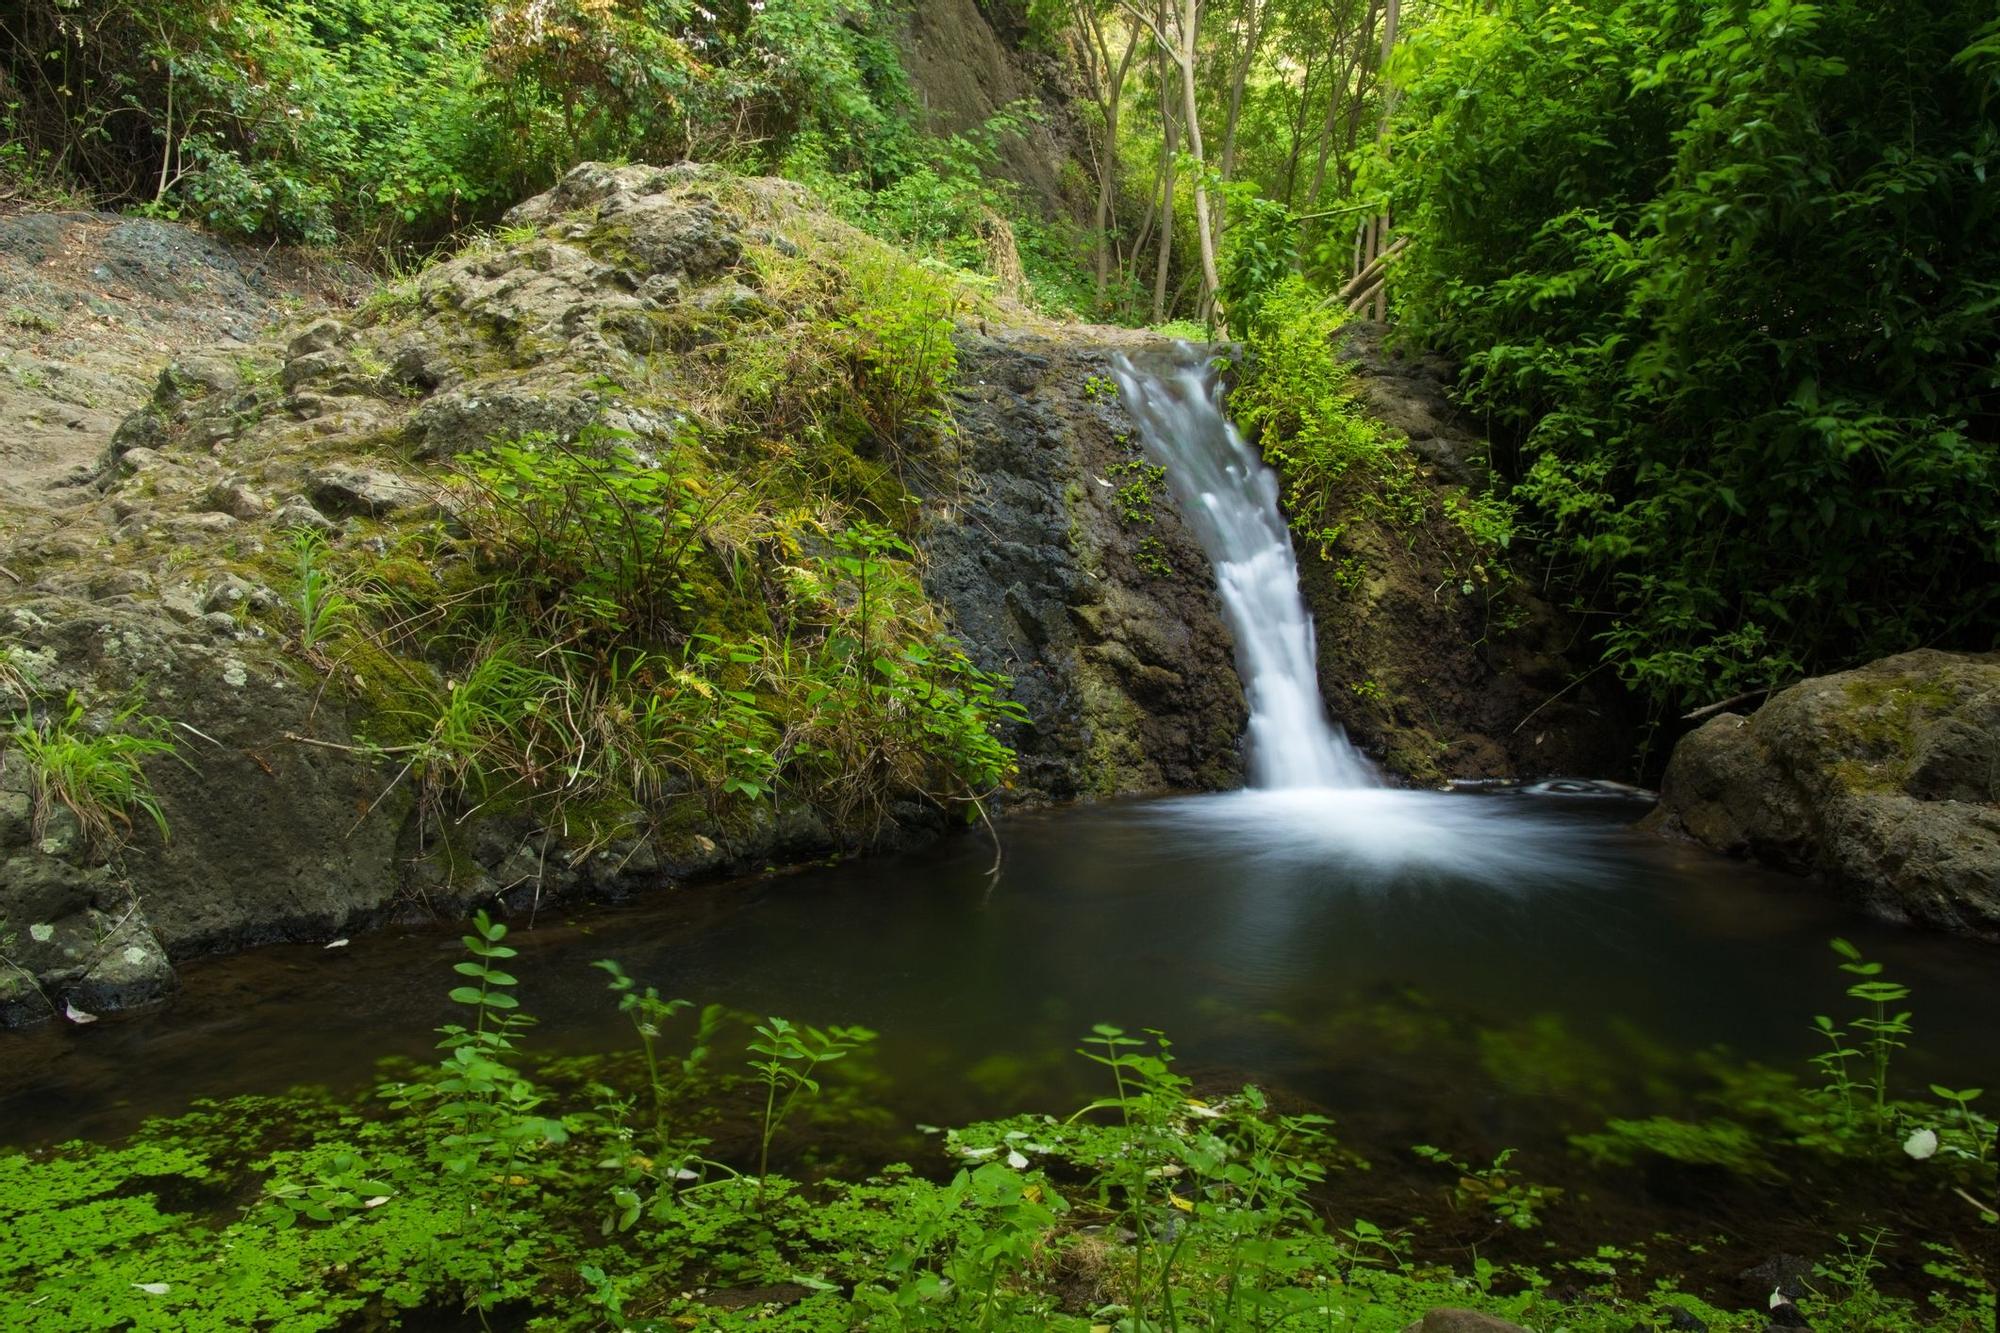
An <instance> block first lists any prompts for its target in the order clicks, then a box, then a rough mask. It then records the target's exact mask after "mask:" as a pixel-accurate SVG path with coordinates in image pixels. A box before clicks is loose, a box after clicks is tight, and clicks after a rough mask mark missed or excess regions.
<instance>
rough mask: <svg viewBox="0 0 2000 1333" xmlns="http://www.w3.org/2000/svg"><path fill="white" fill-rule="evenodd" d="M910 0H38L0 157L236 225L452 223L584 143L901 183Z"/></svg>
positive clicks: (9, 77) (616, 153)
mask: <svg viewBox="0 0 2000 1333" xmlns="http://www.w3.org/2000/svg"><path fill="white" fill-rule="evenodd" d="M891 17H892V14H891V8H890V6H888V5H886V4H884V5H879V6H878V5H873V4H869V3H853V2H851V0H849V2H847V3H834V2H833V0H762V2H761V3H755V4H752V3H746V2H745V0H734V2H729V0H716V2H715V3H711V4H708V5H696V4H693V3H691V2H690V0H503V2H502V3H499V4H492V5H489V4H486V3H484V0H317V2H316V3H313V4H304V3H295V2H288V0H200V3H196V4H184V3H180V2H179V0H101V2H99V3H91V4H81V5H79V4H71V3H65V2H64V0H30V2H29V3H28V4H26V5H25V6H23V7H22V8H21V10H20V11H19V14H18V17H16V18H14V19H12V20H9V21H8V22H7V23H6V24H4V25H0V92H4V94H5V96H4V98H0V112H4V120H0V143H4V146H0V165H5V166H6V167H8V168H9V169H10V170H12V171H13V172H16V173H22V174H29V175H35V176H41V177H46V178H58V179H66V180H68V181H71V182H74V183H76V184H78V185H80V186H82V187H83V188H84V189H86V190H88V191H90V192H92V193H94V194H95V195H97V196H99V197H101V198H104V199H106V200H109V201H112V202H118V203H144V204H146V205H148V206H150V207H151V208H153V209H155V210H157V211H160V212H163V213H165V214H167V215H169V216H184V217H188V218H191V219H195V220H199V221H201V222H203V223H206V224H207V225H209V226H211V227H214V228H216V229H218V230H220V231H223V232H237V233H250V234H254V235H275V236H279V237H284V238H287V239H297V240H307V241H314V242H322V243H330V242H333V241H334V240H336V239H338V238H347V239H353V238H354V237H355V236H356V235H357V234H361V233H370V232H372V233H374V234H376V235H378V236H380V237H382V238H384V239H389V238H394V237H399V236H405V235H414V236H416V237H418V238H423V237H428V236H435V235H437V234H439V233H440V232H441V231H443V230H445V229H449V228H451V227H453V226H458V225H463V224H465V223H466V222H468V221H472V220H476V219H478V218H481V217H483V216H488V215H491V214H492V213H494V212H496V211H498V209H500V208H504V207H506V206H507V205H509V204H512V203H514V202H515V201H516V200H518V199H519V198H520V197H522V196H523V195H524V194H527V193H530V192H532V191H533V190H537V189H541V188H543V187H545V186H546V185H548V184H549V183H550V182H551V181H552V180H553V179H554V178H555V176H556V175H557V174H559V173H560V172H561V171H562V170H563V169H564V168H566V167H568V166H570V165H572V164H574V163H576V162H579V161H583V160H585V159H588V158H593V157H596V158H635V159H641V160H649V161H658V162H673V161H680V160H682V159H686V158H695V159H702V160H716V159H730V160H739V161H744V162H749V163H763V164H769V163H771V162H773V161H775V160H776V159H777V158H778V157H779V156H780V155H782V154H783V153H784V152H786V151H787V150H788V148H790V147H792V146H793V145H795V144H797V143H799V142H801V141H802V140H808V139H809V140H810V143H811V145H812V149H813V154H814V156H815V157H816V158H817V159H818V160H819V164H820V165H821V166H822V168H823V169H826V170H833V171H841V172H855V173H859V174H860V175H861V176H862V177H863V178H864V179H866V180H868V181H869V182H870V183H871V184H876V185H880V184H886V183H887V182H888V181H890V180H892V179H894V178H895V177H897V176H898V175H900V174H902V173H903V172H905V171H907V170H910V169H912V168H914V167H915V166H916V165H918V159H919V158H920V156H921V155H922V153H923V152H924V151H925V149H924V145H923V144H922V142H921V140H920V138H919V136H918V135H917V134H916V131H915V129H914V126H913V124H912V122H911V120H910V118H909V114H908V113H909V94H908V88H907V84H906V80H905V78H904V75H903V71H902V66H901V65H900V63H899V62H898V60H897V58H896V55H895V49H894V47H893V45H892V44H891V43H890V41H889V39H888V35H887V33H888V29H887V27H886V24H887V23H888V21H889V20H890V18H891Z"/></svg>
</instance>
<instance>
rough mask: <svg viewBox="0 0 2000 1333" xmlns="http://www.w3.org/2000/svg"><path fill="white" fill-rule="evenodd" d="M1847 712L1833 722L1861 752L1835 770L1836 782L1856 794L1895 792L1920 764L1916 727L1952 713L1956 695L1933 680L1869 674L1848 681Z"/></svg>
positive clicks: (1845, 688)
mask: <svg viewBox="0 0 2000 1333" xmlns="http://www.w3.org/2000/svg"><path fill="white" fill-rule="evenodd" d="M1842 694H1843V696H1844V698H1845V701H1846V703H1847V704H1848V708H1847V709H1846V710H1845V711H1843V712H1842V713H1840V714H1839V716H1838V717H1837V718H1836V719H1835V723H1836V725H1837V726H1838V727H1839V728H1840V729H1841V730H1842V731H1843V732H1845V733H1846V735H1847V737H1848V738H1849V739H1850V740H1851V741H1853V742H1856V743H1857V744H1858V746H1859V747H1860V749H1861V754H1860V755H1858V756H1856V757H1853V758H1849V759H1844V760H1842V761H1840V762H1839V763H1837V764H1836V765H1835V766H1834V778H1835V780H1836V781H1837V782H1839V783H1840V785H1841V786H1843V787H1845V788H1846V789H1847V790H1849V791H1853V792H1880V791H1894V790H1897V789H1899V788H1900V787H1902V785H1903V784H1904V783H1905V782H1907V781H1908V780H1909V777H1910V774H1911V772H1912V770H1913V769H1914V768H1915V766H1916V761H1917V751H1918V735H1917V732H1918V729H1919V728H1920V727H1921V726H1922V724H1923V723H1925V722H1927V721H1929V720H1930V719H1932V718H1934V717H1936V716H1938V715H1939V714H1941V713H1946V712H1949V711H1950V710H1951V709H1952V708H1953V707H1954V706H1955V705H1956V703H1957V699H1956V696H1955V695H1953V693H1952V692H1951V691H1950V690H1949V689H1947V688H1946V687H1945V686H1943V685H1941V684H1940V683H1938V682H1937V681H1935V680H1928V679H1925V678H1923V677H1919V676H1898V677H1893V678H1885V677H1883V676H1880V675H1875V674H1868V675H1862V676H1858V677H1856V678H1855V679H1853V680H1850V681H1847V682H1846V683H1845V684H1844V685H1843V686H1842Z"/></svg>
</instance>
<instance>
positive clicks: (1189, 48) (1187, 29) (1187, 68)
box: [1180, 0, 1218, 317]
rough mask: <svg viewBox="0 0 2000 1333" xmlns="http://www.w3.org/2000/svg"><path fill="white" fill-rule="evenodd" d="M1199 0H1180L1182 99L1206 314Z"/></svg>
mask: <svg viewBox="0 0 2000 1333" xmlns="http://www.w3.org/2000/svg"><path fill="white" fill-rule="evenodd" d="M1200 4H1201V0H1181V55H1180V66H1181V102H1182V105H1183V107H1184V108H1185V111H1186V118H1187V137H1188V156H1190V157H1192V158H1193V159H1194V226H1195V238H1196V240H1198V241H1199V242H1200V244H1201V304H1202V312H1203V315H1204V316H1205V317H1206V316H1207V315H1209V314H1211V313H1212V309H1213V305H1214V301H1215V289H1216V287H1217V285H1218V283H1217V279H1216V274H1215V232H1214V230H1213V228H1212V226H1211V223H1210V219H1209V208H1208V169H1207V164H1206V162H1205V161H1204V159H1203V156H1202V151H1201V111H1200V106H1199V104H1198V102H1197V101H1196V89H1195V78H1194V75H1195V55H1196V51H1195V33H1196V27H1197V25H1198V24H1199V22H1200Z"/></svg>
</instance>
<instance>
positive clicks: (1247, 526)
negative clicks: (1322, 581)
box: [1115, 344, 1378, 789]
mask: <svg viewBox="0 0 2000 1333" xmlns="http://www.w3.org/2000/svg"><path fill="white" fill-rule="evenodd" d="M1115 369H1116V371H1117V375H1118V384H1119V387H1120V388H1121V389H1122V390H1123V392H1124V401H1125V406H1126V408H1127V409H1128V410H1129V411H1130V412H1131V413H1132V416H1133V419H1134V420H1136V421H1137V422H1138V423H1139V437H1140V441H1141V443H1142V444H1143V445H1144V447H1145V450H1146V454H1147V456H1148V457H1150V458H1151V459H1152V461H1153V462H1154V463H1155V464H1157V465H1159V466H1162V467H1165V468H1166V470H1167V484H1168V485H1170V486H1171V487H1172V488H1173V491H1174V495H1175V496H1176V497H1177V498H1178V499H1179V500H1180V502H1181V510H1182V512H1183V513H1184V514H1186V515H1187V517H1188V519H1189V521H1190V522H1191V523H1192V524H1193V525H1194V529H1195V534H1196V536H1197V537H1199V538H1200V540H1201V544H1202V548H1203V549H1204V550H1205V551H1207V552H1208V558H1209V560H1210V562H1211V563H1213V564H1214V566H1215V582H1216V591H1217V593H1218V594H1219V595H1220V596H1221V599H1222V610H1223V615H1224V617H1225V619H1227V620H1228V622H1229V628H1230V631H1231V632H1232V633H1233V634H1234V635H1235V636H1236V668H1237V672H1238V674H1240V675H1241V676H1242V677H1243V693H1244V696H1245V699H1246V701H1247V702H1248V704H1249V707H1250V730H1249V742H1250V745H1249V749H1250V756H1249V757H1250V785H1251V786H1252V787H1261V788H1278V789H1300V788H1322V789H1323V788H1328V787H1373V786H1377V785H1378V783H1377V781H1376V777H1375V773H1374V770H1373V769H1371V768H1370V767H1369V765H1368V761H1367V760H1366V759H1364V758H1362V756H1361V754H1360V752H1359V751H1357V750H1356V749H1355V748H1354V747H1353V746H1352V745H1351V744H1349V743H1348V740H1347V734H1346V732H1344V731H1343V730H1341V728H1340V726H1339V725H1338V724H1336V723H1333V722H1330V721H1329V720H1328V719H1327V715H1326V705H1325V704H1324V703H1323V702H1322V701H1321V699H1320V692H1319V666H1318V650H1317V648H1316V647H1315V644H1314V639H1313V622H1312V613H1311V612H1309V611H1307V610H1306V604H1305V599H1304V598H1303V597H1302V596H1301V595H1300V593H1299V562H1298V560H1297V558H1296V557H1295V556H1294V555H1293V553H1292V538H1291V533H1290V531H1289V530H1288V529H1287V528H1286V526H1285V520H1284V516H1283V515H1281V514H1280V513H1279V512H1278V478H1277V476H1276V475H1275V474H1274V473H1273V472H1272V471H1271V469H1270V468H1268V467H1265V466H1264V462H1263V460H1262V459H1261V458H1259V457H1258V456H1257V452H1256V450H1254V449H1252V448H1251V447H1250V446H1249V444H1248V443H1246V442H1245V441H1244V439H1243V437H1242V436H1240V435H1238V434H1237V433H1236V428H1235V427H1234V426H1231V425H1230V424H1229V419H1228V418H1227V417H1225V416H1224V415H1223V413H1222V389H1221V383H1220V381H1219V379H1218V378H1217V377H1216V375H1215V374H1214V373H1213V372H1212V371H1211V370H1210V369H1209V367H1208V359H1207V356H1206V354H1205V353H1204V352H1203V351H1202V349H1200V348H1196V347H1190V346H1188V345H1186V344H1181V346H1180V349H1179V353H1178V356H1177V358H1176V360H1175V362H1174V363H1173V364H1172V365H1171V366H1169V367H1166V368H1163V369H1162V370H1160V371H1158V372H1155V373H1147V372H1143V371H1140V370H1138V369H1136V368H1135V367H1134V366H1133V365H1132V364H1131V363H1130V362H1129V361H1127V360H1125V359H1124V358H1123V357H1120V358H1119V359H1118V361H1117V364H1116V367H1115Z"/></svg>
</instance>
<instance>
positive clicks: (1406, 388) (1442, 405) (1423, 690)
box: [1299, 323, 1633, 784]
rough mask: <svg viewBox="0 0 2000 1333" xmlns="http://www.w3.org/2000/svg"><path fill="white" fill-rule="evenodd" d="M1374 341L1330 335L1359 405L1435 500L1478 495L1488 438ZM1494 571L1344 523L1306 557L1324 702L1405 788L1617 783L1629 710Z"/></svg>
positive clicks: (1417, 370)
mask: <svg viewBox="0 0 2000 1333" xmlns="http://www.w3.org/2000/svg"><path fill="white" fill-rule="evenodd" d="M1384 333H1385V330H1384V329H1383V328H1382V327H1381V326H1380V325H1372V324H1366V323H1363V324H1354V325H1349V326H1348V327H1347V328H1346V329H1344V330H1343V331H1342V334H1343V337H1344V339H1345V341H1344V343H1343V345H1342V352H1343V355H1344V356H1345V358H1346V359H1347V361H1348V363H1349V364H1350V366H1351V367H1352V369H1353V373H1354V378H1355V387H1356V390H1357V391H1358V393H1359V396H1360V400H1361V402H1362V403H1363V404H1364V406H1365V407H1366V409H1367V410H1368V411H1369V412H1370V413H1371V414H1372V415H1374V416H1375V417H1377V418H1379V419H1380V420H1381V421H1383V422H1384V423H1385V424H1387V425H1388V426H1390V427H1392V428H1393V429H1394V430H1395V431H1397V432H1398V433H1400V434H1401V435H1402V436H1403V437H1404V438H1405V439H1406V440H1407V441H1408V445H1409V448H1410V450H1411V452H1412V453H1413V454H1415V455H1416V457H1417V458H1418V459H1419V460H1421V463H1420V467H1419V472H1420V483H1421V484H1422V485H1424V486H1425V487H1427V488H1429V489H1430V490H1431V491H1432V492H1433V493H1434V494H1436V493H1449V492H1450V491H1452V490H1455V489H1457V488H1460V487H1466V486H1477V485H1479V484H1482V483H1483V482H1484V480H1485V479H1486V476H1487V467H1488V460H1487V442H1486V440H1485V439H1484V437H1482V436H1481V435H1480V434H1479V433H1478V432H1477V431H1475V430H1473V429H1471V427H1470V426H1469V424H1468V423H1466V422H1464V421H1463V420H1462V419H1461V418H1460V416H1459V414H1458V412H1457V410H1456V409H1455V408H1454V407H1453V406H1452V404H1451V401H1450V399H1449V397H1448V396H1447V389H1448V386H1449V385H1450V384H1451V383H1452V380H1453V378H1454V377H1453V374H1452V369H1451V367H1450V366H1449V365H1447V364H1445V363H1443V362H1442V361H1440V360H1438V359H1436V358H1434V357H1428V356H1420V355H1412V354H1408V353H1405V352H1403V351H1400V350H1397V349H1392V348H1389V347H1385V346H1384V338H1383V335H1384ZM1500 573H1501V571H1499V570H1497V569H1496V570H1480V571H1476V572H1469V571H1466V570H1463V569H1460V568H1455V567H1454V565H1453V564H1452V562H1451V560H1450V559H1449V558H1448V554H1447V549H1446V545H1445V544H1441V543H1439V542H1438V541H1436V540H1433V535H1432V534H1430V533H1428V532H1426V531H1425V530H1424V529H1423V527H1422V526H1418V527H1416V528H1412V527H1409V526H1408V525H1406V524H1403V523H1399V522H1394V521H1388V520H1385V519H1384V518H1382V517H1381V516H1380V515H1374V514H1370V513H1367V512H1360V513H1356V514H1353V515H1351V516H1348V522H1347V525H1346V532H1345V533H1344V535H1343V549H1342V551H1341V552H1339V553H1338V555H1337V556H1330V555H1329V554H1328V553H1324V552H1320V551H1316V550H1313V549H1311V547H1310V546H1309V545H1308V546H1305V547H1303V548H1302V549H1301V550H1300V551H1299V577H1300V581H1301V582H1302V584H1303V585H1304V590H1305V594H1306V602H1307V604H1308V605H1309V606H1310V607H1311V608H1312V610H1313V617H1314V626H1315V628H1316V630H1317V632H1318V639H1319V673H1320V692H1321V694H1322V695H1324V696H1325V698H1326V701H1327V707H1328V708H1329V710H1330V711H1331V712H1332V713H1333V715H1334V716H1335V717H1337V718H1339V719H1340V720H1341V721H1342V722H1343V723H1345V724H1346V726H1347V729H1348V733H1349V735H1350V736H1352V737H1353V739H1354V741H1355V742H1356V744H1358V745H1360V746H1361V747H1362V748H1364V749H1365V750H1367V751H1368V752H1369V753H1370V754H1371V755H1373V756H1374V758H1375V759H1376V761H1377V762H1378V763H1379V764H1381V765H1382V766H1383V767H1384V768H1386V769H1387V770H1388V771H1389V773H1390V774H1391V775H1393V776H1396V777H1400V778H1403V779H1405V780H1408V781H1413V782H1418V783H1425V784H1430V783H1436V782H1438V781H1441V780H1444V779H1448V778H1500V777H1520V778H1530V777H1599V778H1618V777H1624V776H1627V775H1628V774H1629V773H1630V770H1631V767H1632V751H1633V742H1632V737H1633V732H1632V727H1631V721H1630V716H1629V704H1628V701H1627V700H1626V698H1625V697H1624V694H1623V691H1622V690H1620V689H1619V687H1618V684H1617V682H1616V680H1614V679H1613V678H1612V677H1611V676H1610V674H1609V673H1608V672H1601V671H1598V670H1596V669H1595V668H1596V654H1595V651H1594V649H1593V647H1592V645H1591V644H1590V642H1589V640H1588V638H1587V636H1586V634H1585V632H1584V629H1583V627H1582V625H1581V623H1580V622H1579V621H1578V620H1576V619H1575V618H1574V617H1571V616H1568V615H1566V614H1564V613H1562V612H1561V611H1560V610H1559V609H1557V608H1556V607H1554V606H1552V605H1550V604H1549V603H1548V602H1547V601H1545V600H1544V599H1543V598H1542V597H1541V596H1540V595H1539V594H1538V592H1537V590H1536V589H1535V588H1534V587H1533V586H1532V585H1531V584H1529V583H1527V582H1526V581H1525V580H1524V579H1520V578H1515V579H1512V580H1502V579H1500V578H1499V577H1498V576H1499V575H1500ZM1469 580H1470V581H1469Z"/></svg>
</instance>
